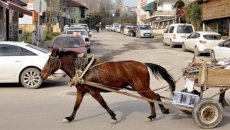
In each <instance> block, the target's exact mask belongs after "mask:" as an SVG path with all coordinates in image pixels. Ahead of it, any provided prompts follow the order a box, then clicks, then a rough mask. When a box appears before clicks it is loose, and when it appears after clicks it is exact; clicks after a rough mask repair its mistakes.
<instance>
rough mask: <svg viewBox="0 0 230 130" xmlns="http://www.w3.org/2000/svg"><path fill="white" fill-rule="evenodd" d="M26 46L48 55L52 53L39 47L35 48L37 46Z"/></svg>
mask: <svg viewBox="0 0 230 130" xmlns="http://www.w3.org/2000/svg"><path fill="white" fill-rule="evenodd" d="M26 46H28V47H30V48H33V49H36V50H38V51H41V52H43V53H46V54H48V53H50V51H49V50H46V49H44V48H41V47H38V46H35V45H32V44H28V45H26Z"/></svg>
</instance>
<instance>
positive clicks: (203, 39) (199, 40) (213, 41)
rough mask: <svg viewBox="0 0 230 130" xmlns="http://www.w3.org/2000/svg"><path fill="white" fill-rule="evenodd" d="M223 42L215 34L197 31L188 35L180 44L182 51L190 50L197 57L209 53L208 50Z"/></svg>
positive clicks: (218, 35) (219, 36)
mask: <svg viewBox="0 0 230 130" xmlns="http://www.w3.org/2000/svg"><path fill="white" fill-rule="evenodd" d="M222 41H223V40H222V39H221V35H220V34H218V33H216V32H203V31H197V32H193V33H192V34H190V35H189V36H188V37H187V38H186V39H185V40H184V42H183V43H182V50H183V51H186V50H190V51H193V52H194V53H195V55H196V56H199V55H200V54H201V53H209V52H210V50H211V49H212V48H213V47H214V46H216V45H218V44H219V43H220V42H222Z"/></svg>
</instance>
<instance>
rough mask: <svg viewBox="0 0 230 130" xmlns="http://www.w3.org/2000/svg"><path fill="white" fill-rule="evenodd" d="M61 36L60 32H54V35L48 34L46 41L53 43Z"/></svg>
mask: <svg viewBox="0 0 230 130" xmlns="http://www.w3.org/2000/svg"><path fill="white" fill-rule="evenodd" d="M58 35H60V33H59V32H52V33H47V34H46V38H45V41H51V40H53V38H54V37H56V36H58Z"/></svg>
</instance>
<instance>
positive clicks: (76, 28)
mask: <svg viewBox="0 0 230 130" xmlns="http://www.w3.org/2000/svg"><path fill="white" fill-rule="evenodd" d="M78 29H80V30H82V29H83V30H86V31H87V33H88V35H89V37H91V31H90V30H89V29H88V28H87V27H85V26H83V25H81V26H80V25H71V26H70V27H69V28H68V29H67V30H66V31H68V30H78ZM66 31H65V32H64V33H66Z"/></svg>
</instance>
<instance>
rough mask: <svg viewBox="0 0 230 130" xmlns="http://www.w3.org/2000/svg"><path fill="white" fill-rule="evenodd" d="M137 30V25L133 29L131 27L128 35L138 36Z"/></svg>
mask: <svg viewBox="0 0 230 130" xmlns="http://www.w3.org/2000/svg"><path fill="white" fill-rule="evenodd" d="M136 31H137V27H136V26H133V28H132V29H129V31H128V35H129V36H131V37H135V36H136Z"/></svg>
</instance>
